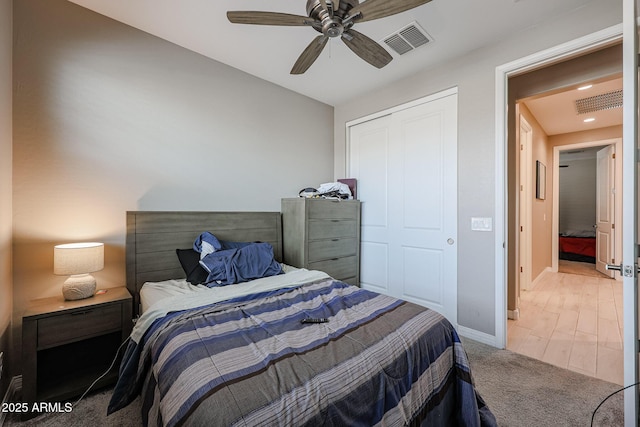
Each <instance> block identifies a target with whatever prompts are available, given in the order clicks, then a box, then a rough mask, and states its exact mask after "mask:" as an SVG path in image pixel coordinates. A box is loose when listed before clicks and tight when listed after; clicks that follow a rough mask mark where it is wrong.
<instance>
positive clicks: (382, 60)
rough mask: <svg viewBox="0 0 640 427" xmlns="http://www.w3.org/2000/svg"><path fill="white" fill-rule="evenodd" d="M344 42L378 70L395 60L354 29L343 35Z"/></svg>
mask: <svg viewBox="0 0 640 427" xmlns="http://www.w3.org/2000/svg"><path fill="white" fill-rule="evenodd" d="M367 1H371V0H367ZM342 41H343V42H344V44H346V45H347V47H348V48H349V49H351V50H352V51H353V53H355V54H356V55H358V56H359V57H360V58H362V59H364V60H365V61H367V62H368V63H369V64H371V65H373V66H374V67H376V68H382V67H384V66H385V65H387V64H388V63H389V62H391V60H392V59H393V57H392V56H391V54H389V52H387V51H386V50H385V49H384V48H383V47H382V46H380V45H379V44H378V43H376V42H375V41H373V40H371V39H370V38H369V37H367V36H365V35H364V34H362V33H359V32H357V31H356V30H354V29H351V30H349V31H346V32H345V33H343V34H342Z"/></svg>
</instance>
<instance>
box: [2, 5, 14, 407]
mask: <svg viewBox="0 0 640 427" xmlns="http://www.w3.org/2000/svg"><path fill="white" fill-rule="evenodd" d="M12 3H13V2H12V0H0V352H5V357H6V358H7V361H6V362H5V371H4V372H3V373H2V381H0V396H4V393H5V390H6V387H7V384H8V380H9V374H8V368H9V367H10V361H9V360H8V356H9V352H8V349H9V345H10V338H9V337H10V334H11V328H10V326H11V310H12V302H13V280H12V277H11V199H12V197H11V150H12V148H11V144H12V135H11V133H12V125H11V99H12V97H11V87H12V86H11V83H12V80H11V75H12V72H11V66H12V55H11V52H12V40H13V37H12V29H13V25H12V19H11V18H12Z"/></svg>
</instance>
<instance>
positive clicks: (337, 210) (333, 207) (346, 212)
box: [308, 199, 360, 219]
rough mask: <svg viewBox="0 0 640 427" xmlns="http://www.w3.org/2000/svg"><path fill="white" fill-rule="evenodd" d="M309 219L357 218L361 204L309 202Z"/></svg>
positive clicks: (325, 201) (324, 201)
mask: <svg viewBox="0 0 640 427" xmlns="http://www.w3.org/2000/svg"><path fill="white" fill-rule="evenodd" d="M308 203H309V207H308V208H309V211H308V212H309V218H320V219H328V218H335V219H341V218H355V217H356V216H357V215H358V208H359V206H360V205H359V204H358V203H357V202H353V201H333V200H324V199H319V200H309V201H308Z"/></svg>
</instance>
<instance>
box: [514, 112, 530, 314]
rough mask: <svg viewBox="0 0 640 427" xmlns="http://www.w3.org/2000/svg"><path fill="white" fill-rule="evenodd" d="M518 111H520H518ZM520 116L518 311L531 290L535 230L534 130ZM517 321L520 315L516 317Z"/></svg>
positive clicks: (520, 115)
mask: <svg viewBox="0 0 640 427" xmlns="http://www.w3.org/2000/svg"><path fill="white" fill-rule="evenodd" d="M516 111H518V110H516ZM516 114H517V115H518V121H519V126H518V132H517V136H518V138H519V141H518V142H519V144H520V180H519V184H520V191H518V195H519V199H520V200H519V203H518V204H519V206H520V208H519V209H520V215H519V221H520V227H521V228H520V233H518V240H519V245H518V249H519V253H518V257H517V259H518V265H520V273H519V283H518V284H517V285H516V289H517V291H516V293H517V296H516V301H517V302H516V310H518V307H520V302H519V300H520V291H523V290H529V288H530V287H531V281H532V279H533V278H532V277H531V265H532V260H531V258H532V257H531V254H532V252H533V248H532V246H533V241H532V240H533V230H532V229H531V228H532V225H531V224H532V221H531V209H532V207H531V205H532V203H531V198H532V197H533V191H532V190H533V167H532V165H531V163H532V161H533V160H532V159H533V153H532V150H533V128H532V127H531V125H530V124H529V122H527V119H525V118H524V116H523V115H522V114H520V112H519V111H518V112H517V113H516ZM523 133H525V134H526V140H525V141H523V140H522V134H523ZM514 317H515V318H516V319H517V318H518V315H515V316H514Z"/></svg>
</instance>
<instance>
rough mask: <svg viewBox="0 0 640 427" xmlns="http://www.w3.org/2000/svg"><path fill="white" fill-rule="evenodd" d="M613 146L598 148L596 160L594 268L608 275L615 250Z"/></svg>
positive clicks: (610, 275)
mask: <svg viewBox="0 0 640 427" xmlns="http://www.w3.org/2000/svg"><path fill="white" fill-rule="evenodd" d="M614 156H615V146H613V145H609V146H607V147H605V148H603V149H601V150H598V153H597V160H596V270H598V271H599V272H601V273H602V274H606V275H607V276H609V277H613V271H611V270H607V264H613V263H614V262H615V260H614V253H615V252H614V251H615V238H614V232H613V227H614V221H615V192H614V183H615V157H614Z"/></svg>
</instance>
